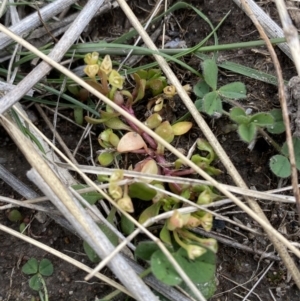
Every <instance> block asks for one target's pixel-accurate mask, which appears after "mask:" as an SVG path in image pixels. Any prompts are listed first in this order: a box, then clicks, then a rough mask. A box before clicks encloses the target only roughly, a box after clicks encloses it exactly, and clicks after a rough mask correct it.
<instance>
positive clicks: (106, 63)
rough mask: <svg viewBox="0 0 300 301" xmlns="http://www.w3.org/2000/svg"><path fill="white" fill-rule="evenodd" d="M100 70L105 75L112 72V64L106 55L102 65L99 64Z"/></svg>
mask: <svg viewBox="0 0 300 301" xmlns="http://www.w3.org/2000/svg"><path fill="white" fill-rule="evenodd" d="M100 70H101V71H103V72H104V73H105V74H106V75H108V74H110V72H111V71H112V62H111V59H110V56H109V55H108V54H107V55H106V56H105V57H104V59H103V61H102V63H101V64H100Z"/></svg>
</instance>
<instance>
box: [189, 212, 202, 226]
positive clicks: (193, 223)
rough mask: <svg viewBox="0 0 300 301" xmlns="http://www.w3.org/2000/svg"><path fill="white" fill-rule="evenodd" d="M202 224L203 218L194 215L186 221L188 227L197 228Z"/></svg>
mask: <svg viewBox="0 0 300 301" xmlns="http://www.w3.org/2000/svg"><path fill="white" fill-rule="evenodd" d="M200 225H201V220H200V219H199V218H197V217H195V216H193V215H191V216H190V217H189V219H188V221H187V223H186V225H185V226H186V227H187V228H196V227H199V226H200Z"/></svg>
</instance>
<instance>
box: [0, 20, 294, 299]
mask: <svg viewBox="0 0 300 301" xmlns="http://www.w3.org/2000/svg"><path fill="white" fill-rule="evenodd" d="M0 30H1V31H3V32H4V33H6V34H8V35H10V36H11V37H13V39H14V40H15V41H17V42H18V43H20V44H22V45H23V46H25V47H26V48H27V49H29V50H30V51H32V52H33V53H34V54H36V55H38V56H39V57H41V58H42V59H43V60H44V61H46V62H47V63H48V64H50V65H52V66H53V67H55V68H56V69H58V70H59V71H61V72H62V73H64V74H65V75H67V76H68V77H70V78H71V79H73V80H74V81H75V82H77V83H78V84H79V85H81V86H82V87H84V88H85V89H87V90H88V91H89V92H91V93H92V94H94V95H95V96H97V97H98V98H100V99H101V100H102V101H104V102H105V103H106V104H108V105H109V106H110V107H112V108H113V109H114V110H116V111H117V112H119V113H121V114H122V115H123V116H124V117H125V118H126V119H128V120H130V121H131V122H132V123H134V124H136V125H137V126H139V127H140V129H142V130H143V131H145V132H146V133H148V134H149V135H150V136H151V137H152V138H154V139H155V140H156V141H157V142H158V143H161V144H162V145H163V146H165V147H166V149H168V150H169V151H171V152H172V153H173V154H175V155H176V156H177V157H178V158H180V159H182V160H183V162H184V163H185V164H186V165H188V166H190V167H191V168H193V169H194V170H195V171H196V172H198V173H199V174H200V175H201V176H202V177H203V178H205V179H206V180H208V181H209V182H210V183H211V185H213V186H215V187H216V188H217V189H218V190H219V191H221V192H222V193H224V194H225V195H226V196H228V197H229V198H230V199H232V200H233V201H234V202H235V203H236V204H237V205H238V206H239V207H241V208H242V209H243V210H244V211H245V212H246V213H248V214H249V215H250V216H251V217H252V218H253V219H254V220H256V221H257V222H258V223H259V224H261V225H262V226H263V228H265V229H266V230H267V231H269V232H270V233H271V234H272V235H273V236H274V237H277V238H278V240H280V241H281V242H282V243H283V244H284V245H285V246H287V247H288V248H289V249H290V250H291V251H293V252H294V253H295V254H296V255H297V256H298V257H299V258H300V251H299V250H298V249H297V248H296V247H294V246H293V245H292V244H291V243H290V242H289V241H288V240H287V239H286V238H284V237H283V236H282V235H281V234H280V233H279V232H277V231H276V230H274V229H273V227H272V226H271V225H270V224H269V223H267V222H266V221H264V220H263V219H261V218H260V217H259V216H258V215H257V214H256V213H254V212H253V211H252V210H251V209H249V208H248V207H247V206H246V205H245V204H243V203H242V202H241V201H240V200H239V199H237V198H236V197H235V196H234V195H232V194H231V193H230V192H228V191H227V190H226V189H224V188H223V187H222V186H221V185H220V184H219V183H218V182H217V181H216V180H214V179H213V178H211V177H210V176H209V175H207V174H206V173H205V172H204V171H203V170H202V169H200V168H199V167H198V166H197V165H195V164H194V163H192V162H191V161H189V160H188V159H187V158H186V157H185V156H184V155H183V154H182V153H180V152H179V151H178V150H176V149H175V148H174V147H172V146H171V145H170V144H169V143H167V142H166V141H165V140H164V139H162V138H161V137H160V136H158V135H157V134H155V133H154V132H153V131H152V130H150V129H149V128H148V127H146V126H145V125H144V124H143V123H141V122H140V121H138V120H137V119H135V118H133V117H132V116H131V115H130V114H129V113H127V112H126V111H124V110H123V109H122V108H120V107H119V106H118V105H116V104H115V103H114V102H112V101H111V100H110V99H108V98H107V97H105V96H104V95H102V94H101V93H99V92H98V91H97V90H95V89H93V88H92V87H91V86H90V85H88V84H87V83H86V82H85V81H83V80H82V79H81V78H78V77H77V76H76V75H74V74H73V73H72V72H70V71H69V70H68V69H66V68H64V67H63V66H61V65H60V64H59V63H57V62H55V61H53V60H52V59H51V58H49V57H48V56H46V55H44V54H43V53H41V52H40V51H39V50H38V49H36V48H35V47H33V46H32V45H30V44H29V43H27V42H26V41H25V40H24V39H22V38H20V37H18V36H16V35H15V34H13V33H11V32H10V31H9V30H7V29H6V28H5V27H4V26H2V25H1V24H0ZM184 92H185V91H184ZM181 94H182V90H181ZM18 113H19V114H21V113H20V112H18ZM21 115H22V114H21ZM22 117H23V118H24V119H25V120H26V121H27V122H29V123H30V120H28V119H27V118H26V117H24V116H22ZM4 122H5V119H3V118H2V123H3V124H4ZM10 126H12V125H10ZM6 129H7V131H8V132H9V133H10V135H12V136H13V134H12V133H11V130H10V127H9V126H7V127H6ZM35 130H37V129H36V128H35ZM40 135H41V136H42V137H43V139H44V140H45V141H47V143H48V144H49V145H51V147H52V148H54V149H55V150H56V152H57V153H58V154H59V155H60V156H62V157H63V158H64V160H66V161H67V162H68V163H71V162H70V161H69V160H68V159H67V158H66V157H65V156H64V155H63V154H62V153H61V152H60V151H59V150H58V149H57V148H55V146H54V145H53V144H52V143H51V142H50V141H49V140H48V139H47V138H46V137H45V136H44V135H43V134H42V133H40ZM22 138H23V136H22V135H21V136H20V135H18V139H16V138H14V139H15V141H16V142H17V143H18V145H19V147H20V149H21V150H22V151H23V152H25V153H26V151H27V150H26V149H25V148H24V146H23V145H22V144H20V143H19V141H20V140H22ZM23 139H24V138H23ZM25 141H26V140H25ZM23 142H24V140H23ZM27 155H28V154H27ZM31 163H32V164H33V165H36V162H35V161H31ZM73 167H74V168H75V170H76V171H77V172H78V173H79V174H80V175H81V176H82V177H83V179H84V180H85V181H87V183H88V184H89V185H91V186H92V187H94V188H95V189H96V190H97V191H99V192H100V193H102V194H103V195H104V196H105V198H107V199H108V200H109V201H110V202H112V200H111V199H110V197H109V196H108V195H107V194H106V193H104V192H103V191H102V190H101V189H99V188H98V187H97V186H96V185H95V184H94V183H93V182H92V181H91V180H90V179H89V178H88V177H87V176H86V175H85V174H83V173H82V172H81V171H80V170H79V169H78V168H76V166H73ZM55 188H56V187H55ZM57 192H58V193H59V192H60V191H57ZM61 199H63V200H65V199H64V197H62V198H61ZM122 213H123V214H124V215H125V216H127V217H128V218H129V219H130V220H131V221H132V222H133V223H134V224H135V225H136V226H137V227H138V228H142V226H141V225H140V224H139V223H137V222H136V221H135V220H134V219H132V217H131V216H130V215H128V214H127V213H126V212H123V211H122ZM143 231H144V232H145V233H147V235H150V236H151V237H152V236H153V235H152V234H151V233H149V231H147V230H146V229H143ZM156 241H157V240H156ZM92 247H93V246H92ZM160 247H162V246H160ZM162 250H163V248H162ZM163 251H164V252H167V251H166V250H163ZM172 259H173V258H170V260H171V261H172ZM173 261H174V260H173ZM172 263H173V262H172ZM173 264H175V265H174V267H175V269H176V271H177V272H178V273H179V274H180V275H181V274H182V273H181V271H182V270H181V269H180V267H179V266H178V264H177V263H176V261H174V263H173ZM176 264H177V266H176ZM183 279H184V278H183ZM189 286H190V288H192V286H193V284H192V285H189ZM193 292H196V294H198V295H199V291H198V290H197V289H196V291H194V289H193ZM199 300H204V299H203V298H199Z"/></svg>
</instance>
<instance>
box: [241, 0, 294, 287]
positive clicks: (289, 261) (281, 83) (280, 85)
mask: <svg viewBox="0 0 300 301" xmlns="http://www.w3.org/2000/svg"><path fill="white" fill-rule="evenodd" d="M242 3H243V5H244V8H245V10H246V11H247V13H248V16H249V17H250V19H251V20H252V22H253V23H254V25H255V26H256V28H257V30H258V32H259V34H260V35H261V37H262V39H263V40H264V41H265V43H266V45H267V48H268V50H269V53H270V55H271V58H272V61H273V63H274V67H275V70H276V74H277V79H278V94H279V100H280V105H281V109H282V117H283V121H284V125H285V129H286V130H285V132H286V142H287V146H288V151H289V159H290V162H291V167H292V176H291V177H292V186H293V193H294V196H295V200H296V204H297V206H296V207H297V209H298V215H299V218H300V192H299V188H298V171H297V168H296V159H295V152H294V147H293V140H292V132H291V127H290V119H289V112H288V108H287V103H286V97H285V92H284V81H283V78H282V70H281V67H280V64H279V61H278V58H277V55H276V53H275V50H274V48H273V46H272V44H271V42H270V40H269V38H268V37H267V35H266V34H265V32H264V29H263V28H262V26H261V25H260V23H259V22H258V20H257V18H256V17H255V15H254V14H253V13H252V11H251V9H250V7H249V6H248V5H247V3H246V2H245V0H242ZM270 240H271V238H270ZM271 241H272V240H271ZM272 242H273V241H272ZM273 243H274V242H273ZM274 245H275V244H274ZM278 246H279V247H280V250H281V252H282V254H281V253H280V252H279V250H278V249H277V251H278V253H279V254H280V256H281V257H282V260H283V262H284V263H285V265H286V267H287V269H288V270H289V272H290V273H291V275H292V277H293V279H294V281H295V283H296V284H297V286H298V288H299V289H300V272H299V270H298V268H297V267H296V265H295V263H294V261H293V260H292V258H291V257H290V255H289V254H288V252H287V250H286V248H282V246H281V245H280V244H278ZM275 247H276V245H275ZM284 254H285V255H284ZM282 255H283V256H282Z"/></svg>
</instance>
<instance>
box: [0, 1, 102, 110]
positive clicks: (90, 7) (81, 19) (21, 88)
mask: <svg viewBox="0 0 300 301" xmlns="http://www.w3.org/2000/svg"><path fill="white" fill-rule="evenodd" d="M65 1H66V0H65ZM103 2H104V0H98V1H95V0H90V1H89V2H88V3H87V4H86V5H85V7H84V9H83V10H82V11H81V12H80V14H79V15H78V16H77V18H76V20H75V21H74V23H73V24H72V25H71V26H70V28H69V29H68V30H67V31H66V32H65V34H64V35H63V37H62V38H61V39H60V41H59V42H58V43H57V44H56V45H55V47H54V48H53V50H52V51H51V52H50V54H49V57H51V58H52V59H53V60H54V61H56V62H58V61H60V60H61V59H62V58H63V56H64V54H65V52H66V51H67V50H68V49H69V48H70V47H71V46H72V45H73V43H74V42H75V41H76V39H77V38H78V36H79V35H80V34H81V32H82V31H83V30H84V28H85V27H86V26H87V25H88V24H89V22H90V20H91V19H92V17H93V16H94V14H95V13H96V11H97V10H98V9H99V8H100V7H101V5H102V4H103ZM41 11H42V10H41ZM0 36H1V33H0ZM0 41H1V37H0ZM0 46H1V42H0ZM0 48H1V47H0ZM51 68H52V67H51V66H49V64H47V63H45V62H41V63H40V64H39V65H38V66H37V67H36V68H34V69H33V70H32V71H31V72H30V73H29V74H28V75H27V76H26V77H25V78H24V79H23V80H22V81H20V82H19V84H18V89H17V90H14V91H11V92H9V93H7V94H6V95H5V96H4V97H3V98H2V101H1V103H0V114H3V113H4V112H5V111H6V110H7V109H8V108H9V107H10V106H12V105H13V104H14V103H15V102H16V101H18V100H19V99H20V98H21V97H22V96H23V95H24V93H26V92H27V91H28V88H29V87H30V88H32V87H33V86H34V85H35V84H36V83H38V82H39V81H40V80H41V78H43V77H44V76H45V75H46V74H47V73H48V72H49V71H50V70H51Z"/></svg>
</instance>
